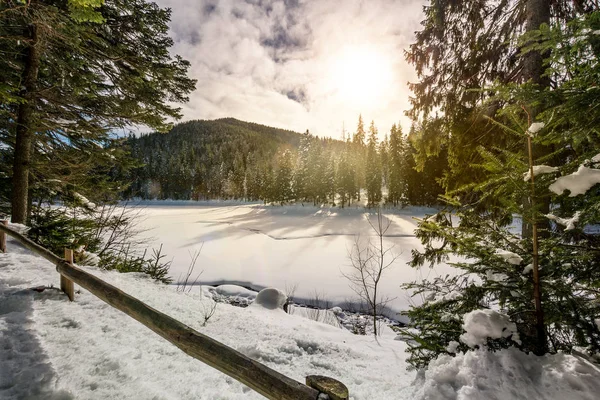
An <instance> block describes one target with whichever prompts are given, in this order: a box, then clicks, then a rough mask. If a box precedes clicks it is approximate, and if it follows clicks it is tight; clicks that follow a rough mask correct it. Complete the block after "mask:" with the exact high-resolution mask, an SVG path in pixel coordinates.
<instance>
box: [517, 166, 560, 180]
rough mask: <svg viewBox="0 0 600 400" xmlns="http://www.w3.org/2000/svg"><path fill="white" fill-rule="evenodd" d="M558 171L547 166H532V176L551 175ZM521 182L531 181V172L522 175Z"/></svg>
mask: <svg viewBox="0 0 600 400" xmlns="http://www.w3.org/2000/svg"><path fill="white" fill-rule="evenodd" d="M556 171H558V168H556V167H550V166H548V165H534V166H533V176H538V175H542V174H551V173H553V172H556ZM523 180H524V181H525V182H527V181H529V180H531V171H527V172H526V173H524V174H523Z"/></svg>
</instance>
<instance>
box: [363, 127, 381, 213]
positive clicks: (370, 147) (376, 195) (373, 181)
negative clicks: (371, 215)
mask: <svg viewBox="0 0 600 400" xmlns="http://www.w3.org/2000/svg"><path fill="white" fill-rule="evenodd" d="M377 147H378V146H377V128H375V122H373V121H371V126H370V127H369V141H368V143H367V159H366V168H365V177H366V188H367V206H368V207H373V206H376V205H377V204H379V202H380V201H381V180H382V178H381V175H382V174H381V160H380V157H379V154H378V153H377Z"/></svg>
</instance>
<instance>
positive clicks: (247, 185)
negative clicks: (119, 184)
mask: <svg viewBox="0 0 600 400" xmlns="http://www.w3.org/2000/svg"><path fill="white" fill-rule="evenodd" d="M416 130H417V128H413V129H412V130H411V133H410V134H409V135H404V134H403V132H402V129H401V127H400V126H396V125H394V126H393V127H392V129H391V130H390V132H389V135H388V134H386V135H385V138H384V140H381V141H380V140H379V135H378V132H377V128H376V126H375V124H374V122H372V123H371V124H370V126H369V128H368V130H366V129H365V126H364V123H363V120H362V117H359V121H358V124H357V128H356V131H355V132H354V133H350V134H348V137H347V138H346V140H345V141H340V140H334V139H331V138H318V137H316V136H314V135H311V134H310V133H309V132H308V131H307V132H305V133H304V134H297V133H294V132H290V131H284V130H280V129H275V128H270V127H265V126H262V125H258V124H252V123H247V122H242V121H237V120H234V119H231V118H229V119H221V120H216V121H190V122H186V123H183V124H179V125H177V126H176V127H174V128H173V129H172V130H171V132H169V133H168V134H160V133H154V134H149V135H144V136H142V137H140V138H135V137H133V136H132V137H130V138H129V140H128V143H127V146H128V147H129V149H130V151H131V154H132V155H133V157H134V158H135V159H136V160H137V161H138V162H139V163H141V166H140V167H139V168H136V169H134V170H133V171H132V172H131V181H132V182H133V183H132V185H131V187H130V188H129V190H128V191H127V192H126V196H127V197H141V198H143V199H194V200H199V199H225V198H227V199H241V200H250V201H256V200H263V201H265V202H274V203H280V204H284V203H291V202H295V203H310V204H315V205H321V204H335V205H338V206H340V207H345V206H347V205H349V204H353V203H355V202H358V201H361V204H362V202H363V201H364V200H365V199H361V193H366V196H367V199H366V200H367V204H368V205H369V206H375V205H378V204H381V203H390V204H393V205H394V206H404V205H408V204H413V205H433V204H436V203H437V201H438V195H440V194H441V193H442V188H441V186H440V184H439V183H438V181H439V180H440V179H441V177H442V174H443V172H444V167H445V164H444V158H443V156H436V157H432V158H431V159H428V160H427V161H426V165H423V166H422V167H421V169H420V170H417V169H416V168H417V164H416V161H415V155H416V149H415V148H414V146H413V145H412V144H411V140H412V138H414V137H416Z"/></svg>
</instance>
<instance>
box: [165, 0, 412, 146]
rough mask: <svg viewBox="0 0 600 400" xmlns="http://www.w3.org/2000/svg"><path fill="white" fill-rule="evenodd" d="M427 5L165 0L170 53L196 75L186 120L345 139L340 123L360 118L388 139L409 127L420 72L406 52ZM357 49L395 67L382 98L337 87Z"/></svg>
mask: <svg viewBox="0 0 600 400" xmlns="http://www.w3.org/2000/svg"><path fill="white" fill-rule="evenodd" d="M422 3H423V1H422V0H404V1H393V0H371V1H350V0H348V1H339V0H312V1H308V0H285V1H282V0H276V1H264V0H246V1H242V0H237V1H236V0H221V1H215V0H213V1H209V0H202V1H194V2H188V1H184V0H158V4H159V5H160V6H162V7H170V8H171V9H172V12H173V13H172V21H171V24H170V27H171V35H172V36H173V38H174V40H175V46H174V48H173V53H176V54H180V55H181V56H183V57H184V58H186V59H187V60H189V61H190V62H191V69H190V75H191V76H192V77H193V78H195V79H197V80H198V83H197V89H196V91H195V92H194V93H192V94H191V96H190V102H189V103H188V104H185V105H184V106H183V113H184V119H185V120H189V119H213V118H221V117H235V118H239V119H243V120H247V121H252V122H258V123H262V124H266V125H272V126H277V127H282V128H287V129H293V130H296V131H304V130H306V129H310V130H311V132H312V133H314V134H317V135H319V136H333V137H340V134H341V132H340V131H341V126H342V123H345V126H346V129H347V130H350V131H353V130H354V129H355V125H356V121H357V119H358V114H359V113H362V115H363V117H364V119H365V120H366V121H370V120H371V119H373V120H375V123H376V125H377V126H378V128H379V130H380V132H381V135H383V133H385V132H388V131H389V128H390V127H391V125H392V123H394V122H398V121H401V122H402V125H403V127H404V128H405V129H407V128H408V126H409V121H408V119H407V118H406V117H404V111H405V110H406V109H408V107H409V103H408V96H409V94H410V93H409V90H408V88H407V86H406V83H407V82H408V81H410V80H412V81H414V80H415V74H414V71H413V69H412V67H411V66H409V65H408V64H407V63H406V61H405V60H404V49H406V48H407V47H408V45H409V44H410V43H411V42H412V40H413V32H414V31H416V30H418V29H419V21H420V20H421V19H422V14H421V7H422ZM348 49H350V50H348ZM354 49H368V51H369V52H373V53H376V54H378V55H380V57H381V59H382V60H383V61H382V62H385V63H386V64H388V65H386V66H385V68H386V70H389V71H390V74H389V77H388V78H387V79H386V84H385V85H383V86H382V89H381V90H380V91H379V92H377V96H376V98H375V99H369V100H368V101H367V98H361V97H360V96H357V95H356V94H354V95H351V94H349V92H348V90H340V87H339V84H338V86H336V84H334V82H336V79H335V77H336V75H337V73H338V71H337V69H341V68H344V67H343V66H337V67H332V66H335V65H336V61H337V65H339V64H340V63H339V60H340V59H341V58H342V57H343V54H345V53H344V52H345V51H346V52H348V51H350V52H352V51H354ZM350 60H351V58H350ZM342 72H343V71H339V73H340V74H341V73H342ZM337 81H339V79H338V80H337ZM367 86H368V85H367Z"/></svg>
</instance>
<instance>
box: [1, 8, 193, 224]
mask: <svg viewBox="0 0 600 400" xmlns="http://www.w3.org/2000/svg"><path fill="white" fill-rule="evenodd" d="M79 3H81V4H92V5H98V4H99V3H100V2H97V3H96V2H81V1H75V2H64V1H53V0H44V1H41V0H40V1H31V2H27V3H25V4H21V3H19V2H12V1H11V2H5V3H3V6H2V10H1V12H0V49H1V50H0V51H1V52H2V55H3V56H2V57H0V59H1V61H0V63H2V65H0V67H1V68H0V69H1V70H2V72H1V74H2V78H1V81H2V82H3V85H2V98H3V107H2V112H1V113H0V118H1V120H0V129H1V130H2V132H3V135H2V137H3V138H5V139H3V142H4V144H5V145H7V146H9V147H10V148H11V150H12V161H13V170H12V185H11V188H12V193H11V194H10V196H11V199H12V200H11V204H12V207H11V208H12V209H11V214H12V220H13V221H14V222H25V221H26V219H27V215H28V203H29V202H30V191H31V187H30V184H29V183H30V182H33V183H34V185H35V186H38V187H39V186H47V185H48V183H47V182H48V180H49V179H48V178H51V179H59V180H60V179H62V178H64V177H68V176H70V175H71V174H73V173H75V174H77V173H78V172H80V171H81V168H80V167H81V165H80V164H79V163H72V164H71V165H74V166H75V167H74V168H71V169H69V168H68V165H70V163H69V162H68V161H67V160H68V159H70V157H72V156H75V155H76V153H77V152H76V151H73V150H79V151H89V152H90V153H89V154H92V153H91V152H92V150H90V149H92V148H94V146H95V147H96V149H95V150H94V152H95V154H99V153H100V152H101V149H106V148H108V144H109V143H110V141H111V138H112V136H111V135H110V132H111V130H114V129H115V128H124V127H127V126H131V125H146V126H150V127H152V128H155V129H159V130H164V129H166V128H167V127H168V123H167V120H168V119H169V118H177V117H178V116H179V109H177V108H174V107H173V106H171V105H170V104H172V103H176V102H184V101H186V100H187V97H186V95H187V93H189V92H190V91H191V90H193V88H194V81H193V80H190V79H188V78H187V77H186V73H187V69H188V67H189V63H188V62H187V61H185V60H183V59H181V58H180V57H178V56H176V57H171V56H170V54H169V48H170V47H171V45H172V44H173V42H172V40H171V39H170V38H169V37H168V26H167V22H168V20H169V17H170V11H169V10H164V9H161V8H159V7H158V6H157V5H156V4H154V3H146V2H145V1H142V0H106V1H105V2H104V3H103V4H102V5H101V6H100V7H98V8H96V9H95V10H94V9H90V8H89V7H87V8H86V7H83V9H81V10H75V11H77V12H73V9H72V8H71V10H70V9H69V5H71V6H72V5H73V4H79ZM90 20H92V22H88V21H90ZM5 99H6V100H5ZM5 101H6V102H5ZM98 145H99V146H98ZM39 149H43V151H42V152H40V151H39ZM82 149H83V150H82ZM44 154H49V155H52V157H51V158H52V160H48V161H45V160H44V157H43V156H42V155H44ZM60 158H63V170H62V171H61V174H60V175H59V176H55V177H49V176H44V178H45V180H41V179H40V176H41V175H42V172H41V170H42V169H43V168H44V167H45V166H47V165H48V163H52V162H54V161H55V160H56V159H60ZM46 171H48V170H47V169H46ZM80 190H82V191H83V189H80ZM89 192H90V193H89V194H90V196H92V195H93V194H94V192H93V191H89Z"/></svg>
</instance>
